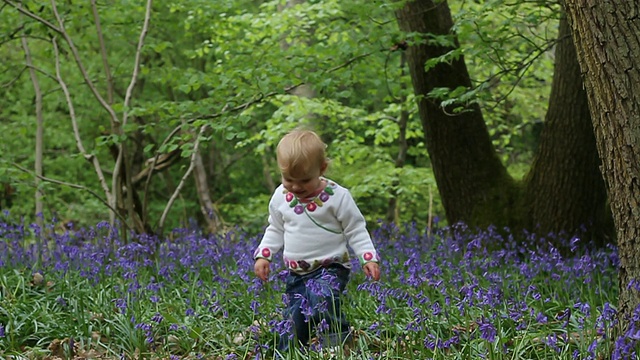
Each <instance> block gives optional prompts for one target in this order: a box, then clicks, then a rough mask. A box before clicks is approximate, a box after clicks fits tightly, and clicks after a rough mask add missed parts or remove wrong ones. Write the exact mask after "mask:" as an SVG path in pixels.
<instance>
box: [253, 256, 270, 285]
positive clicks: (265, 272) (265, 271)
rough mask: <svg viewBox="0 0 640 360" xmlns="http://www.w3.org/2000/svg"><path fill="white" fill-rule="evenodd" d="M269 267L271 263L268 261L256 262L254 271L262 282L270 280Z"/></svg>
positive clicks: (259, 260)
mask: <svg viewBox="0 0 640 360" xmlns="http://www.w3.org/2000/svg"><path fill="white" fill-rule="evenodd" d="M269 265H271V263H270V262H269V260H267V259H258V260H256V263H255V264H254V265H253V271H254V272H255V273H256V276H257V277H258V278H259V279H260V280H262V281H267V279H268V278H269Z"/></svg>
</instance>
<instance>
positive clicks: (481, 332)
mask: <svg viewBox="0 0 640 360" xmlns="http://www.w3.org/2000/svg"><path fill="white" fill-rule="evenodd" d="M3 229H4V230H2V231H0V235H1V237H0V238H1V239H2V242H0V253H2V254H3V255H0V325H1V326H2V328H1V329H2V330H3V331H2V332H0V335H1V336H0V357H2V358H6V359H54V358H55V359H74V357H75V358H78V357H84V358H94V359H120V358H125V359H216V360H217V359H256V358H257V359H260V358H263V359H270V358H272V357H273V349H274V347H275V344H276V342H277V334H276V333H275V332H274V327H275V326H276V325H277V324H278V322H280V321H282V316H281V311H282V308H283V306H284V305H283V301H282V291H283V283H282V281H281V280H280V279H279V275H278V272H279V271H280V270H282V267H281V266H280V264H279V262H275V263H274V264H273V265H272V278H271V281H270V282H268V283H265V284H263V283H261V282H260V281H258V280H256V279H255V277H254V276H253V274H252V269H253V260H252V259H251V254H252V251H253V248H254V247H255V246H256V244H257V241H258V237H257V236H249V235H247V234H241V233H229V234H226V235H225V236H222V237H215V236H202V235H200V233H199V232H198V231H197V229H195V230H194V229H182V230H176V231H175V232H174V233H173V236H172V240H163V241H160V240H158V239H149V238H145V237H141V238H139V239H137V241H136V242H135V244H129V245H125V244H121V243H120V242H119V240H118V236H117V234H116V233H114V232H112V231H111V230H110V229H108V228H106V227H105V226H104V225H99V226H96V228H94V229H89V230H87V231H79V232H77V233H76V232H70V233H65V234H58V235H51V236H49V237H47V239H45V241H44V242H43V244H41V245H42V248H43V249H46V250H44V251H42V252H39V253H38V252H34V251H32V250H30V249H31V248H30V247H29V246H27V245H25V243H27V242H28V241H27V240H26V239H27V238H29V235H28V233H27V232H26V231H24V230H20V229H17V230H16V229H15V228H11V227H9V225H5V227H4V228H3ZM425 233H426V232H424V231H420V230H419V229H414V228H411V227H410V226H408V227H405V228H403V229H398V228H382V229H379V230H378V231H375V232H374V241H375V243H376V244H377V246H378V249H379V251H380V252H381V253H382V254H383V261H382V263H381V265H382V269H383V279H382V280H381V281H380V282H377V283H375V282H370V281H369V280H367V279H365V278H364V275H363V274H362V272H361V271H360V269H359V267H358V266H357V265H355V264H354V271H353V272H352V277H351V281H350V283H349V286H348V291H347V294H346V296H345V298H344V303H343V304H344V305H343V307H344V311H345V313H346V315H347V317H348V319H349V321H350V322H351V323H352V326H353V328H354V341H353V343H351V344H349V346H348V350H347V351H344V352H341V351H340V352H338V353H336V354H333V355H329V354H328V352H327V350H328V349H318V346H316V344H315V343H314V344H312V346H311V348H309V349H295V350H294V351H293V352H291V353H288V354H285V358H287V359H327V358H335V359H480V358H484V359H492V360H495V359H499V360H504V359H600V358H609V357H612V356H618V357H617V358H620V359H622V358H625V356H627V357H626V358H634V357H635V353H633V351H634V349H636V347H637V346H636V342H635V341H634V340H633V339H631V338H623V340H624V341H626V343H625V344H627V345H625V346H622V345H620V344H623V343H622V342H619V343H618V345H616V342H614V340H615V339H613V338H612V332H611V329H612V327H613V326H614V325H615V307H614V306H613V305H612V304H616V301H617V294H618V289H617V285H616V284H617V280H616V277H617V273H616V265H617V255H616V252H615V248H613V247H611V248H608V249H589V247H588V244H581V247H582V249H580V248H578V249H576V251H575V252H574V253H573V254H572V255H571V256H568V257H563V256H560V255H559V254H558V253H557V252H555V251H554V249H552V248H549V247H548V246H546V245H544V244H546V242H545V241H544V240H543V239H536V238H533V237H531V238H529V239H528V240H526V241H523V242H522V243H516V242H514V241H511V240H509V239H504V238H501V237H500V236H499V235H497V234H496V233H495V232H492V231H487V232H482V233H471V232H465V233H466V234H467V235H464V236H461V235H459V234H458V235H456V234H451V233H449V232H447V231H442V232H438V233H437V234H436V235H435V236H428V235H426V234H425ZM496 242H499V243H500V244H502V247H503V248H504V250H503V251H495V252H492V253H488V252H487V251H486V250H485V249H486V248H487V247H486V246H485V245H488V244H495V243H496ZM492 248H495V246H492ZM40 276H42V277H40ZM617 339H618V340H620V338H617ZM314 341H315V340H314ZM314 341H312V342H314ZM616 351H617V352H616ZM612 354H613V355H612ZM614 358H615V357H614Z"/></svg>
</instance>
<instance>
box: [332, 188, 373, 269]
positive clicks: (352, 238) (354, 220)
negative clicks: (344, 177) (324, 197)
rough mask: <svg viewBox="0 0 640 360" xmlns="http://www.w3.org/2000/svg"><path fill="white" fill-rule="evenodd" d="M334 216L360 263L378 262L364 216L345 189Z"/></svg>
mask: <svg viewBox="0 0 640 360" xmlns="http://www.w3.org/2000/svg"><path fill="white" fill-rule="evenodd" d="M336 217H337V218H338V220H339V221H340V223H341V224H342V229H343V233H344V236H345V237H346V239H347V243H348V244H349V247H350V248H351V249H352V250H353V252H354V253H355V255H356V256H357V258H358V261H359V262H360V264H365V263H368V262H378V261H379V260H380V258H379V256H378V252H377V251H376V248H375V246H374V245H373V241H372V240H371V236H370V235H369V231H367V223H366V221H365V219H364V216H363V215H362V213H361V212H360V209H359V208H358V205H356V202H355V200H354V199H353V197H352V196H351V193H350V192H349V191H348V190H346V189H345V195H344V197H343V198H342V200H341V203H340V206H339V207H338V209H337V211H336Z"/></svg>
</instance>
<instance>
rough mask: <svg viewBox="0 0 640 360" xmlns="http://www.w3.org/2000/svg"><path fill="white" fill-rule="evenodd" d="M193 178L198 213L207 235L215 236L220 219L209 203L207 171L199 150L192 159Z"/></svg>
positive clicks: (211, 202) (211, 203) (210, 202)
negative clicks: (202, 220) (201, 217)
mask: <svg viewBox="0 0 640 360" xmlns="http://www.w3.org/2000/svg"><path fill="white" fill-rule="evenodd" d="M193 178H194V180H195V183H196V189H197V191H198V200H199V202H200V211H201V212H202V216H203V218H204V221H205V224H207V230H208V231H209V233H211V234H215V233H216V232H217V231H218V230H219V229H220V217H219V215H218V212H217V210H216V208H215V206H214V205H213V201H211V195H210V191H209V182H208V180H207V171H206V169H205V167H204V162H203V161H202V155H201V154H200V149H197V153H196V154H195V158H194V167H193Z"/></svg>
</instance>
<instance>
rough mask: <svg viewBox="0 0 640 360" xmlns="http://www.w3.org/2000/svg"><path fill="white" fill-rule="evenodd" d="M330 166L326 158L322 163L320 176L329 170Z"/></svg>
mask: <svg viewBox="0 0 640 360" xmlns="http://www.w3.org/2000/svg"><path fill="white" fill-rule="evenodd" d="M328 166H329V163H328V162H327V161H326V160H325V161H323V162H322V165H320V176H322V175H324V172H325V171H327V167H328Z"/></svg>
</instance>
